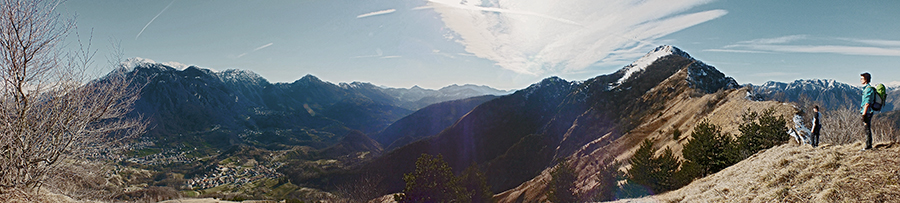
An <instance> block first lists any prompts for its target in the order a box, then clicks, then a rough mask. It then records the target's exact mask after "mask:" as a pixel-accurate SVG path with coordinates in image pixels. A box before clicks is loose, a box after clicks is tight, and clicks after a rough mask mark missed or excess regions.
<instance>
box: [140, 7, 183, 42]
mask: <svg viewBox="0 0 900 203" xmlns="http://www.w3.org/2000/svg"><path fill="white" fill-rule="evenodd" d="M172 3H175V0H172V2H169V5H167V6H166V7H165V8H163V10H161V11H159V13H157V14H156V16H153V19H150V22H147V24H146V25H144V28H141V31H140V32H138V34H137V36H134V39H135V40H137V39H138V37H140V36H141V33H144V30H145V29H147V26H150V23H153V21H154V20H156V18H158V17H159V15H162V13H163V12H166V9H169V6H172Z"/></svg>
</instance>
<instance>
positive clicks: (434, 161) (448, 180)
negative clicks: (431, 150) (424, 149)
mask: <svg viewBox="0 0 900 203" xmlns="http://www.w3.org/2000/svg"><path fill="white" fill-rule="evenodd" d="M403 180H404V181H406V189H404V191H403V194H402V195H395V196H394V200H397V201H398V202H401V203H406V202H468V201H464V199H465V198H462V197H464V196H465V193H466V192H465V189H464V188H463V187H461V186H459V182H458V180H457V178H456V177H455V176H454V175H453V171H452V170H451V168H450V166H449V165H448V164H447V162H445V161H444V158H443V156H441V155H437V156H431V155H429V154H422V156H420V157H419V159H418V160H416V170H415V171H413V172H412V173H409V174H405V175H403Z"/></svg>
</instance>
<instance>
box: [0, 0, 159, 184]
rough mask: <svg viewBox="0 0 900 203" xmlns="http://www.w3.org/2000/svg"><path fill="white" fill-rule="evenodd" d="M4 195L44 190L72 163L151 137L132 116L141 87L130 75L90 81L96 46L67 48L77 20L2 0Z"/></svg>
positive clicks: (44, 0)
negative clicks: (43, 186) (47, 182)
mask: <svg viewBox="0 0 900 203" xmlns="http://www.w3.org/2000/svg"><path fill="white" fill-rule="evenodd" d="M0 2H2V3H0V193H2V192H3V190H4V189H10V188H19V189H23V188H25V189H27V188H32V189H33V188H38V187H40V186H41V184H42V183H43V182H44V181H45V180H46V179H47V178H48V177H49V175H51V173H53V171H56V170H57V169H58V168H59V167H60V166H61V165H62V164H65V163H66V161H64V160H67V159H81V158H86V157H93V156H96V155H98V154H100V153H110V152H111V151H108V150H111V149H115V148H116V146H121V145H118V144H117V143H121V141H122V140H123V139H126V138H130V137H133V136H136V135H138V134H139V133H141V132H143V131H144V129H145V127H146V123H145V122H143V121H142V120H141V119H140V118H126V117H125V115H126V113H128V112H129V111H130V110H131V108H132V105H133V104H134V102H135V100H137V98H138V91H139V88H140V87H139V86H135V85H130V84H131V81H130V79H129V77H126V75H125V71H124V70H121V69H120V71H113V72H112V73H110V74H108V75H106V76H104V77H102V78H100V79H97V80H93V81H91V80H89V79H90V74H88V72H87V70H88V68H89V67H90V66H92V64H91V60H92V58H93V55H94V53H96V52H94V51H90V45H89V44H90V43H87V44H88V45H86V46H85V45H82V43H78V44H79V45H80V46H79V49H77V50H75V51H69V50H67V49H65V48H64V46H62V45H61V42H62V41H63V40H64V39H65V38H66V37H67V36H68V34H69V33H70V31H71V30H73V29H74V28H75V21H74V19H68V18H60V14H58V13H56V12H54V9H55V7H56V6H57V5H58V4H59V2H56V1H48V0H0Z"/></svg>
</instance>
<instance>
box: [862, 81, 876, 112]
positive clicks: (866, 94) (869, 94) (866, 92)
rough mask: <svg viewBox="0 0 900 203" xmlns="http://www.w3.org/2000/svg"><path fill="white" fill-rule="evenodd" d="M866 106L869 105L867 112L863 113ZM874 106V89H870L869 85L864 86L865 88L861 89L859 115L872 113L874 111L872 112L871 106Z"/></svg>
mask: <svg viewBox="0 0 900 203" xmlns="http://www.w3.org/2000/svg"><path fill="white" fill-rule="evenodd" d="M866 104H869V111H866V112H864V111H865V110H866ZM874 104H875V88H872V86H871V85H869V84H866V86H864V87H863V94H862V103H860V104H859V108H860V110H859V113H860V114H872V113H874V112H875V110H872V105H874Z"/></svg>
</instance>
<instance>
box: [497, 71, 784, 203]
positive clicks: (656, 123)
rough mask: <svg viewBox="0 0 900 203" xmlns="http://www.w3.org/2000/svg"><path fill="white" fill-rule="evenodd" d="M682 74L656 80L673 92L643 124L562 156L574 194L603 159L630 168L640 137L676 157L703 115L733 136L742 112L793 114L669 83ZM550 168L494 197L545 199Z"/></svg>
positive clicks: (584, 188)
mask: <svg viewBox="0 0 900 203" xmlns="http://www.w3.org/2000/svg"><path fill="white" fill-rule="evenodd" d="M684 77H685V72H684V71H682V72H679V73H676V75H675V76H673V77H672V78H670V79H669V80H667V81H665V82H663V84H661V86H663V87H673V88H675V89H676V90H674V91H671V92H673V93H675V94H676V96H673V99H670V100H668V101H667V102H666V103H665V106H666V107H665V108H664V109H662V110H660V111H658V112H657V113H655V114H649V115H647V116H645V117H643V119H642V120H641V123H643V124H642V125H640V126H638V127H636V128H634V129H632V130H631V131H629V132H628V133H626V134H625V135H622V136H621V137H615V136H613V135H610V134H607V135H604V136H602V137H599V138H598V139H596V140H593V141H591V142H590V143H588V144H586V145H584V146H582V147H581V148H580V149H579V150H578V151H576V152H575V153H574V154H573V155H571V156H569V157H567V158H568V159H569V160H571V161H573V162H574V164H573V165H574V166H575V167H574V168H575V169H576V171H575V173H576V174H578V178H577V179H578V180H579V181H577V182H576V186H577V187H578V191H577V192H578V193H579V194H584V193H590V191H592V190H596V189H598V188H597V187H599V186H598V182H597V176H598V175H600V173H601V172H600V170H601V168H602V166H605V165H608V164H610V163H609V160H610V159H608V158H614V159H612V160H615V161H620V162H623V163H626V165H624V166H622V169H620V170H623V171H624V170H625V169H624V168H627V167H629V166H628V165H627V160H628V159H630V158H631V156H632V154H633V153H634V151H635V150H637V148H638V146H639V144H640V142H641V141H643V140H644V139H651V140H653V142H654V146H655V147H656V148H657V149H659V151H657V153H659V152H660V151H662V150H663V149H665V148H667V147H668V148H670V149H672V150H673V152H674V154H675V155H676V156H678V157H680V156H681V151H682V145H683V144H685V143H687V141H688V139H689V136H690V134H691V133H692V131H693V127H694V125H695V124H697V123H699V122H700V121H702V120H704V119H708V120H709V122H710V123H711V124H715V125H717V126H720V127H721V129H722V131H723V132H729V133H731V134H732V135H735V133H737V132H738V130H737V129H738V126H739V124H740V122H739V121H740V119H741V114H743V113H745V112H748V111H762V110H764V109H767V108H775V109H776V112H777V113H778V114H779V115H780V116H782V117H785V119H788V120H790V118H791V117H792V116H793V115H794V114H795V113H796V110H795V109H794V107H793V106H790V105H785V104H783V103H779V102H774V101H753V100H750V99H749V98H747V97H746V95H747V92H748V91H749V89H748V88H741V89H732V90H724V91H719V92H716V93H713V94H705V95H704V94H698V93H695V92H692V90H687V89H686V88H687V87H686V86H680V85H676V84H673V83H678V81H683V78H684ZM682 85H683V84H682ZM683 88H684V89H683ZM658 93H660V92H654V91H651V92H650V93H648V94H647V95H646V96H645V97H653V96H654V94H658ZM692 95H693V96H692ZM656 96H658V95H656ZM789 125H791V124H789ZM674 129H678V130H679V131H681V132H683V133H682V136H681V137H680V138H679V139H678V140H675V139H673V136H672V132H673V131H674ZM551 170H552V168H547V169H546V170H544V171H542V172H541V173H540V175H539V176H537V177H535V178H534V179H531V180H529V181H528V182H525V183H523V184H521V185H519V186H518V187H516V188H513V189H511V190H507V191H505V192H503V193H500V194H497V195H496V196H495V199H497V200H499V202H516V201H517V200H520V199H529V200H543V199H545V198H546V192H545V191H546V184H547V183H548V182H549V180H550V171H551Z"/></svg>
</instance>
